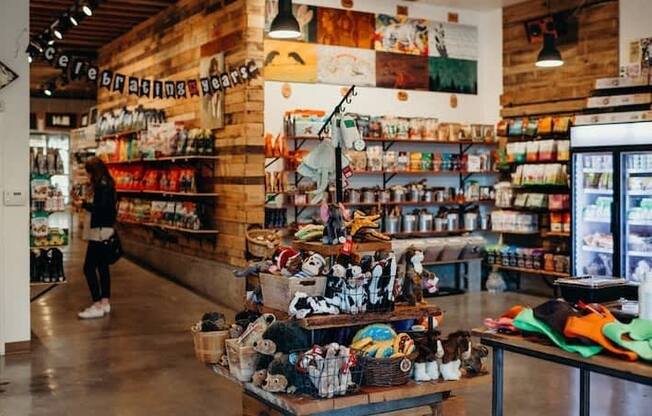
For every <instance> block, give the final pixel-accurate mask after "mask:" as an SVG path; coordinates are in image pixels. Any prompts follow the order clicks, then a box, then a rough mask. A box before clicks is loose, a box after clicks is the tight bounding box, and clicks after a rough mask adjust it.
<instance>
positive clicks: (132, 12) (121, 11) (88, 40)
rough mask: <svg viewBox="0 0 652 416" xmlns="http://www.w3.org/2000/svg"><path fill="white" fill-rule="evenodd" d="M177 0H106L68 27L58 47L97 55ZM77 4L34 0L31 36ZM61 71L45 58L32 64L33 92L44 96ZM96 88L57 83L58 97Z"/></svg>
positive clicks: (85, 94)
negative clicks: (42, 88)
mask: <svg viewBox="0 0 652 416" xmlns="http://www.w3.org/2000/svg"><path fill="white" fill-rule="evenodd" d="M176 1H177V0H104V1H100V2H99V5H98V6H97V7H96V8H95V9H94V10H93V15H92V16H85V15H84V16H83V19H82V20H81V21H80V22H79V25H78V26H73V27H71V28H70V29H68V30H67V32H66V33H65V34H64V37H63V39H62V40H58V41H57V42H56V46H57V49H59V50H61V51H66V52H70V54H71V55H75V56H87V57H90V58H94V57H95V56H96V54H97V50H98V49H99V48H101V47H102V46H104V45H106V44H107V43H109V42H111V41H112V40H113V39H115V38H117V37H118V36H120V35H122V34H124V33H126V32H128V31H130V30H131V29H132V28H133V27H134V26H136V25H138V24H139V23H141V22H142V21H144V20H146V19H148V18H149V17H151V16H153V15H155V14H157V13H159V12H160V11H162V10H164V9H166V8H167V7H168V6H170V5H172V4H174V3H176ZM76 3H77V1H76V0H30V9H29V13H30V37H31V38H32V39H36V37H37V36H38V35H40V34H42V33H43V32H44V31H45V30H47V29H48V28H50V26H51V25H52V24H53V23H54V22H55V21H56V20H57V19H58V18H59V17H60V16H62V15H63V14H64V13H66V12H67V11H68V10H69V9H70V8H71V7H72V6H74V5H75V4H76ZM60 73H61V71H60V70H56V69H53V68H52V67H50V66H49V65H48V63H46V62H45V61H44V60H43V59H37V60H35V61H34V62H33V63H32V65H31V74H30V83H31V89H32V95H35V96H42V93H41V87H42V86H43V84H45V83H46V82H49V81H52V80H53V79H54V78H56V76H57V75H59V74H60ZM95 94H96V88H95V86H94V85H90V84H89V83H88V82H79V81H77V82H71V83H69V84H67V85H65V86H57V93H56V94H55V96H58V97H63V96H65V97H75V98H94V97H95Z"/></svg>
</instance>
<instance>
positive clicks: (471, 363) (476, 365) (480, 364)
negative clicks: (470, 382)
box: [462, 344, 489, 376]
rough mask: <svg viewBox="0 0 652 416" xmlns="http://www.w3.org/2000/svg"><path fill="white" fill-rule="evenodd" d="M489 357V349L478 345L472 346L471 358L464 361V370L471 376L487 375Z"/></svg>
mask: <svg viewBox="0 0 652 416" xmlns="http://www.w3.org/2000/svg"><path fill="white" fill-rule="evenodd" d="M487 356H489V349H488V348H487V347H485V346H484V345H478V344H476V345H471V354H470V356H469V358H467V359H462V369H463V370H464V372H465V373H466V374H467V375H470V376H477V375H479V374H486V373H487V371H488V369H487Z"/></svg>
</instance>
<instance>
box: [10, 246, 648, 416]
mask: <svg viewBox="0 0 652 416" xmlns="http://www.w3.org/2000/svg"><path fill="white" fill-rule="evenodd" d="M83 249H84V247H83V246H82V245H81V244H75V245H74V246H73V247H72V248H71V250H72V251H71V253H70V255H69V256H68V263H67V273H68V278H69V281H70V283H69V284H68V285H65V286H62V287H59V288H57V289H55V290H54V291H52V292H50V293H49V294H47V295H45V296H44V297H42V298H41V299H39V300H38V301H36V302H35V303H34V304H33V306H32V331H33V333H32V338H33V350H32V353H31V354H24V355H15V356H10V357H5V358H0V416H19V415H20V416H22V415H48V416H50V415H51V416H58V415H102V416H103V415H121V416H123V415H124V416H128V415H142V414H148V415H180V414H183V415H220V416H222V415H224V416H230V415H239V414H240V413H241V410H240V392H239V391H238V389H236V388H235V387H234V386H233V385H232V384H230V383H228V382H225V381H222V380H220V379H219V378H218V377H217V376H215V375H213V374H212V373H211V372H210V371H208V370H207V369H206V368H204V367H203V366H202V365H200V364H199V363H197V362H196V361H195V358H194V355H193V347H192V340H191V337H190V334H189V327H190V325H191V324H192V323H193V322H194V321H196V320H197V319H198V318H199V317H200V316H201V314H202V313H203V312H205V311H208V310H216V309H217V310H219V307H217V306H216V305H214V304H212V303H211V302H209V301H207V300H205V299H203V298H202V297H199V296H197V295H196V294H194V293H192V292H190V291H188V290H186V289H184V288H182V287H179V286H177V285H176V284H174V283H172V282H170V281H168V280H165V279H163V278H160V277H159V276H157V275H156V274H154V273H151V272H149V271H146V270H144V269H142V268H140V267H138V266H136V265H134V264H133V263H130V262H128V261H126V260H121V261H120V262H119V263H118V264H117V265H116V266H114V267H113V270H112V273H113V307H114V311H113V312H112V314H111V316H110V317H109V318H105V319H102V320H96V321H79V320H77V318H76V316H75V314H76V312H77V311H78V310H79V309H80V308H81V307H82V306H87V303H88V291H87V288H86V283H85V281H84V280H83V277H82V275H81V262H82V261H83ZM542 300H543V299H542V298H537V297H533V296H527V295H519V294H514V293H507V294H501V295H494V296H492V295H489V294H487V293H480V294H471V295H466V296H458V297H448V298H441V299H438V303H439V304H440V305H441V306H442V307H443V309H444V310H445V311H446V320H445V324H444V330H445V331H448V330H451V331H452V330H455V329H458V328H471V327H474V326H478V324H479V323H480V322H482V319H483V318H484V317H486V316H495V315H498V314H499V313H501V312H502V311H504V310H505V309H507V308H508V307H509V306H512V305H513V304H516V303H522V304H530V305H536V304H537V303H539V302H541V301H542ZM505 362H506V368H505V374H506V385H505V399H506V406H505V414H506V415H509V416H512V415H559V416H562V415H576V414H577V413H578V406H577V394H576V392H577V389H578V384H579V381H578V374H577V372H576V371H574V370H569V369H566V368H564V367H562V366H559V365H554V364H549V363H543V362H539V361H535V360H532V359H528V358H523V357H519V356H515V355H512V354H509V353H507V354H506V355H505ZM591 387H592V393H593V394H592V400H593V403H592V415H605V416H607V415H609V416H611V415H627V416H637V415H650V414H652V411H650V409H652V388H648V387H642V386H638V385H636V384H632V383H626V382H620V381H617V380H613V379H610V378H607V377H603V376H597V375H595V376H593V378H592V385H591ZM490 388H491V386H490V384H487V385H484V386H481V387H478V388H475V389H473V390H469V391H466V392H463V393H462V392H460V393H461V395H462V396H463V397H464V398H465V399H466V404H467V414H468V415H470V416H479V415H489V414H490V400H491V396H490Z"/></svg>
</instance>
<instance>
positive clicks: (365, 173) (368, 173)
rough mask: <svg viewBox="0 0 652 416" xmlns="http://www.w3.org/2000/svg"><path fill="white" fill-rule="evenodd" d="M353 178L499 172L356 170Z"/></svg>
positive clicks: (493, 173)
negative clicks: (358, 176) (359, 176)
mask: <svg viewBox="0 0 652 416" xmlns="http://www.w3.org/2000/svg"><path fill="white" fill-rule="evenodd" d="M352 172H353V176H355V175H361V176H375V175H422V176H447V175H498V174H500V172H497V171H479V172H474V171H468V170H440V171H434V170H375V171H372V170H354V171H352Z"/></svg>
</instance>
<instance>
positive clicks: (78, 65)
mask: <svg viewBox="0 0 652 416" xmlns="http://www.w3.org/2000/svg"><path fill="white" fill-rule="evenodd" d="M85 67H86V62H84V61H80V60H79V59H73V61H72V63H71V64H70V79H72V80H75V79H79V78H81V75H82V72H83V71H84V68H85Z"/></svg>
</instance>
